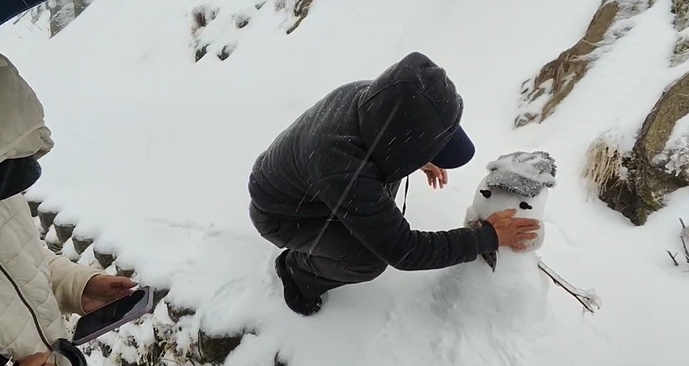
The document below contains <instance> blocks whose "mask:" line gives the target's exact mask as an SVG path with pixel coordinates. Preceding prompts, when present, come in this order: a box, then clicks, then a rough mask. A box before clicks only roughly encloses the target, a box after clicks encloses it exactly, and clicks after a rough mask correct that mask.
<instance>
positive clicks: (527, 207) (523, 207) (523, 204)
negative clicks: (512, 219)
mask: <svg viewBox="0 0 689 366" xmlns="http://www.w3.org/2000/svg"><path fill="white" fill-rule="evenodd" d="M519 208H521V209H522V210H530V209H532V208H533V207H531V205H530V204H528V203H526V202H522V203H520V204H519Z"/></svg>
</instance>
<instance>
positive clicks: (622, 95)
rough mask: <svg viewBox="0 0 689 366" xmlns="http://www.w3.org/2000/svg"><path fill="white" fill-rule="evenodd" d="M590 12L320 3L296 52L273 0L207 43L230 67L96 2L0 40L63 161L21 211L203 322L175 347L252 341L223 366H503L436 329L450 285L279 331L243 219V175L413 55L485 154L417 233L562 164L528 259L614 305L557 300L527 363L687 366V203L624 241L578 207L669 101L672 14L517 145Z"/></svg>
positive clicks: (485, 4)
mask: <svg viewBox="0 0 689 366" xmlns="http://www.w3.org/2000/svg"><path fill="white" fill-rule="evenodd" d="M212 3H213V4H215V5H217V6H220V8H221V9H226V8H227V9H229V8H230V7H231V8H232V9H251V8H252V7H253V6H254V5H255V4H254V2H251V1H249V0H235V1H230V0H225V1H223V0H213V1H212ZM599 3H600V2H599V1H597V0H595V1H594V0H577V1H568V0H559V1H549V2H543V1H539V0H520V1H512V0H491V1H469V0H455V1H450V0H427V1H424V2H421V1H412V0H377V1H375V2H374V1H363V0H351V1H348V2H326V1H319V0H316V1H315V2H314V5H313V6H312V9H311V11H310V13H309V16H308V17H307V18H306V20H305V21H304V22H303V23H302V24H301V25H300V27H299V28H298V29H297V30H296V31H295V32H294V33H292V34H291V35H289V36H286V35H285V28H286V25H285V23H284V22H285V20H286V15H284V13H276V12H275V11H274V6H272V5H273V4H272V2H271V1H269V2H268V4H266V5H265V6H264V7H263V8H262V10H260V11H253V10H252V11H251V14H252V18H251V21H250V23H249V25H247V26H246V27H245V28H242V29H241V30H237V29H233V28H232V27H222V26H216V27H214V28H213V32H214V33H213V34H210V35H206V36H208V37H211V38H212V39H213V40H224V39H226V40H227V42H237V47H236V49H235V50H234V52H233V53H232V55H231V56H230V57H229V58H228V59H227V60H226V61H224V62H221V61H220V60H219V59H217V58H216V57H204V58H203V59H201V61H199V62H198V63H194V58H193V50H192V48H191V43H192V38H191V16H190V12H191V9H192V8H193V7H194V6H196V5H200V4H204V3H202V2H200V1H185V0H148V1H145V2H144V1H136V2H134V1H130V2H122V1H118V0H98V1H96V2H94V3H93V4H92V5H91V6H90V7H89V8H88V9H87V10H86V11H85V12H84V14H83V15H82V16H80V17H79V18H77V19H76V20H75V21H74V22H73V23H72V24H70V26H68V27H67V28H66V29H65V30H63V31H62V32H61V33H60V34H58V35H57V36H56V37H55V38H53V39H51V40H50V41H47V40H46V38H47V35H46V30H45V29H41V28H39V27H38V26H31V25H30V24H26V22H20V23H18V24H17V25H16V26H12V25H10V24H6V25H4V26H2V27H0V51H1V52H3V53H5V54H6V55H8V57H10V58H11V59H12V60H13V61H14V62H15V63H16V64H17V65H18V67H19V69H20V70H21V72H22V74H23V75H24V76H25V77H26V79H27V80H28V81H29V82H30V83H31V85H32V86H33V87H34V88H35V90H36V91H37V93H38V95H39V96H40V98H41V99H42V101H43V103H44V106H45V110H46V119H47V123H48V124H49V126H50V127H51V128H52V130H53V132H54V139H55V140H56V142H57V145H56V148H55V150H54V151H53V152H52V153H51V154H50V155H48V156H47V157H45V158H44V159H43V160H42V164H43V167H44V176H43V177H42V179H41V180H40V181H39V182H38V183H37V184H36V185H35V186H34V187H33V188H32V189H31V191H30V192H29V195H30V196H33V197H37V198H41V199H45V201H44V205H45V206H44V207H45V208H55V209H60V210H61V214H60V216H59V217H58V218H57V219H56V220H57V221H63V222H78V223H79V225H78V227H77V229H76V232H77V233H83V234H85V235H93V236H97V238H98V240H97V242H96V244H95V245H96V246H98V247H100V248H105V249H112V250H115V251H116V252H117V254H118V261H121V262H122V263H125V264H128V265H132V266H135V267H136V268H137V271H138V275H137V276H138V277H137V278H138V280H140V281H141V282H143V283H147V284H151V285H155V286H169V287H170V288H171V291H170V295H169V296H170V297H171V298H173V299H174V300H175V301H176V302H178V303H181V304H185V305H189V306H194V307H198V308H199V309H200V311H199V314H198V315H197V316H196V317H194V318H193V319H188V320H187V321H188V327H185V331H187V332H191V331H193V330H194V329H195V327H198V326H201V327H203V329H205V330H207V331H209V332H213V331H217V332H234V331H238V330H241V329H244V328H248V329H254V330H257V331H258V332H257V335H256V336H246V337H245V340H244V341H243V342H242V345H241V346H240V347H239V348H238V349H237V350H236V351H234V352H233V353H232V354H231V356H230V357H229V358H228V360H227V363H226V364H227V365H272V362H273V356H274V355H275V353H276V352H278V351H279V353H280V355H281V357H282V358H284V359H285V360H286V361H287V363H288V364H289V365H299V366H310V365H323V364H326V365H386V364H396V365H418V364H433V365H456V364H472V365H479V364H485V365H501V364H507V363H504V362H503V361H501V360H500V359H498V357H494V358H491V357H490V355H487V356H485V357H487V359H484V360H483V361H476V360H475V359H474V358H472V357H473V356H472V355H467V354H458V353H457V352H452V349H453V347H452V345H453V344H456V343H457V342H459V341H460V339H466V338H467V337H468V338H469V339H471V333H466V332H465V333H462V334H460V333H461V332H463V331H464V330H463V329H459V328H458V327H456V326H454V327H453V323H452V317H447V316H443V315H442V313H438V312H434V311H433V309H434V306H436V305H437V304H440V303H442V302H443V301H446V299H444V298H442V296H439V295H438V293H440V294H442V291H441V292H438V291H436V289H437V287H438V286H440V285H441V284H442V283H441V282H440V279H441V278H442V274H443V271H442V270H441V271H428V272H418V273H404V272H399V271H396V270H394V269H388V270H387V271H386V272H385V273H384V274H383V275H382V276H381V277H380V278H379V279H377V280H376V281H373V282H370V283H366V284H360V285H354V286H348V287H345V288H341V289H338V290H335V291H333V292H332V293H331V294H330V297H329V300H328V303H327V304H326V307H325V308H324V310H323V311H322V313H320V314H318V315H317V316H315V317H313V318H302V317H299V316H297V315H294V314H292V313H290V312H289V310H288V309H287V308H286V307H285V306H284V304H283V303H282V302H281V289H280V286H279V283H278V281H277V279H276V278H275V276H274V275H273V273H272V266H273V259H274V257H275V256H276V255H277V250H276V249H274V248H273V247H272V246H271V245H270V244H269V243H267V242H264V241H263V240H261V238H260V237H258V235H257V234H256V233H255V232H254V229H253V228H252V226H251V224H250V222H249V220H248V216H247V213H246V207H247V204H248V194H247V191H246V181H247V176H248V171H249V169H250V166H251V164H252V163H253V159H254V157H255V156H256V155H257V154H258V153H259V152H261V151H262V150H263V149H264V148H265V146H266V145H267V144H268V143H270V141H271V140H272V139H273V138H274V136H275V135H276V134H277V133H279V132H280V131H281V130H282V129H283V128H284V127H286V126H287V125H288V124H289V123H291V122H292V120H293V119H294V118H295V117H296V116H298V115H299V114H300V113H301V112H302V111H303V110H304V109H305V108H307V107H309V106H310V105H311V104H312V103H313V102H315V101H316V100H318V99H319V98H320V97H321V96H322V95H323V94H324V93H326V92H328V91H329V90H330V89H332V88H333V87H335V86H337V85H339V84H341V83H344V82H348V81H351V80H354V79H363V78H372V77H375V76H376V75H377V74H378V73H379V72H381V71H382V70H384V69H385V68H386V67H387V66H389V65H390V64H391V63H393V62H395V61H397V60H398V59H399V58H401V57H402V56H403V55H405V54H406V53H408V52H410V51H413V50H418V51H421V52H424V53H426V54H428V55H429V56H430V57H431V58H433V59H434V60H435V61H437V62H438V63H439V64H440V65H442V66H444V67H445V68H446V69H447V70H448V73H449V74H450V76H451V77H452V78H453V80H454V81H455V83H456V84H457V87H458V89H459V90H460V92H461V93H462V95H463V97H464V99H465V102H466V109H465V115H464V117H463V120H462V123H463V125H464V126H465V128H466V129H467V131H468V132H469V134H470V135H471V136H472V137H473V138H474V139H475V141H476V144H477V148H478V151H477V155H476V158H475V159H474V161H473V162H472V163H470V164H469V165H468V166H467V167H465V168H462V169H460V170H458V171H453V172H451V173H450V186H449V187H448V188H447V189H445V190H442V191H433V190H432V189H430V188H428V187H426V186H424V179H423V177H421V175H420V174H415V175H414V176H413V179H412V187H411V190H410V196H409V206H408V214H407V216H408V219H409V220H410V222H411V224H412V226H413V227H415V228H421V229H427V230H435V229H450V228H454V227H457V226H459V225H462V220H463V217H464V211H465V208H466V207H467V206H468V205H469V204H470V203H471V200H472V198H473V191H474V189H475V187H476V183H477V182H478V181H479V180H480V179H481V178H482V177H483V176H484V174H485V170H484V166H485V164H486V163H487V162H488V161H490V160H493V159H495V158H496V157H497V156H498V155H499V154H503V153H508V152H511V151H514V150H521V149H524V150H536V149H542V150H546V151H548V152H550V153H551V155H552V156H553V157H554V158H555V159H556V161H557V163H558V168H559V171H558V182H559V185H558V186H557V187H556V188H555V189H553V190H552V191H551V193H550V196H549V197H550V198H549V202H548V208H547V212H546V219H545V225H546V227H547V233H548V234H547V239H546V242H545V244H544V247H543V249H541V250H540V255H542V257H543V259H544V260H545V261H546V262H547V263H548V264H549V265H550V266H551V267H552V268H554V269H555V270H556V271H558V272H559V273H560V274H561V275H562V276H563V277H565V278H566V279H568V280H570V281H571V282H573V283H574V284H576V285H579V286H582V287H585V288H587V287H591V286H593V287H595V288H596V290H597V292H598V294H599V295H600V296H601V297H602V299H603V304H604V305H603V309H602V310H601V311H600V312H599V313H598V314H596V316H594V317H591V316H590V315H582V311H581V308H580V306H579V305H578V303H576V302H575V301H574V300H573V299H572V298H570V297H569V296H568V295H566V294H565V293H564V292H563V291H561V290H559V289H557V288H552V289H551V291H550V293H549V300H550V302H551V305H552V308H553V317H554V321H555V327H554V329H553V331H552V333H551V334H550V336H549V337H547V338H546V339H545V340H544V341H543V342H540V343H538V344H536V345H534V346H536V349H535V350H534V354H533V355H531V356H530V358H528V362H527V363H526V364H528V365H553V364H556V365H587V366H590V365H601V366H603V365H605V366H611V365H665V364H667V365H673V364H679V363H680V362H685V361H686V351H685V343H686V340H685V339H686V337H685V336H686V335H687V334H689V318H687V317H686V316H685V314H684V312H685V311H684V308H685V307H686V304H687V303H688V301H689V291H688V290H689V281H688V280H687V277H686V273H682V271H681V267H679V268H678V267H673V266H672V263H671V261H670V260H669V258H667V255H666V253H665V250H666V249H670V250H672V251H677V250H678V248H679V240H678V238H677V236H678V232H679V223H678V220H677V217H678V216H681V215H682V214H684V215H685V218H686V219H689V212H687V207H688V205H689V191H687V190H686V189H684V190H680V191H677V192H676V193H675V194H673V195H672V197H671V199H670V203H669V206H668V207H667V208H665V209H663V210H661V211H659V212H657V213H655V214H653V215H652V216H651V217H650V218H649V220H648V223H647V224H646V225H645V226H643V227H633V226H632V225H631V224H630V223H629V222H628V221H627V220H626V219H624V218H623V217H622V216H621V215H619V214H617V213H615V212H613V211H611V210H609V209H607V208H606V207H605V205H604V204H603V203H601V202H599V201H595V200H590V201H586V199H585V198H586V192H585V188H584V185H583V183H582V182H581V180H580V179H579V176H580V171H581V168H582V166H583V163H584V157H585V151H586V149H587V147H588V144H589V143H590V142H591V141H592V140H593V138H594V137H595V136H597V135H598V134H599V133H600V132H602V131H605V130H607V129H609V128H613V127H617V128H621V129H623V130H625V131H633V130H635V129H636V128H637V127H638V126H639V125H640V123H641V121H643V118H644V117H645V114H646V113H647V112H648V110H650V108H651V107H652V105H653V103H654V102H655V100H656V99H657V97H658V96H659V95H660V93H661V92H662V90H663V88H664V87H665V86H666V85H667V83H668V82H669V81H670V80H672V79H673V78H675V77H677V76H678V75H680V74H681V72H682V71H686V68H685V69H684V70H681V69H680V68H681V67H679V68H678V69H675V70H670V69H668V66H669V65H668V61H667V60H668V58H669V55H670V53H671V50H672V45H673V42H674V36H675V33H674V31H673V29H672V25H671V21H672V18H671V15H670V13H669V7H670V1H669V0H658V1H657V2H656V5H655V6H654V7H653V8H652V9H650V10H649V11H647V12H645V13H643V14H642V15H640V16H638V17H636V18H634V20H633V21H634V22H636V23H637V24H636V26H635V27H634V28H633V29H632V30H631V31H630V32H629V33H628V34H627V35H626V36H625V37H623V38H622V39H620V40H618V42H617V43H616V45H615V46H614V48H613V49H612V50H611V51H610V52H609V53H607V54H605V55H603V56H602V57H601V58H600V59H599V60H598V61H597V62H596V63H595V66H594V68H593V69H592V70H590V71H589V74H588V75H587V76H586V77H585V78H584V79H583V80H582V81H581V82H580V83H579V84H578V85H577V87H576V88H575V89H574V91H573V92H572V93H571V95H570V96H569V97H568V98H567V99H566V100H565V101H564V102H563V103H562V104H561V105H560V107H559V109H558V111H557V112H556V113H555V114H554V115H553V116H551V117H550V118H549V119H548V120H547V121H546V122H544V123H543V124H542V125H536V126H527V127H524V128H522V129H519V130H516V131H515V130H514V129H513V127H512V121H513V119H514V116H515V115H516V108H517V103H516V102H517V97H518V92H519V86H520V84H521V82H522V81H523V80H525V79H526V78H528V77H529V76H531V75H532V74H533V73H534V72H535V71H536V70H538V69H539V68H540V66H541V65H543V64H544V63H545V62H547V61H549V60H551V59H552V58H553V57H555V56H557V54H558V53H559V52H560V51H562V50H564V49H565V48H567V47H569V46H570V45H571V44H572V43H574V42H576V41H577V40H578V39H579V38H580V36H581V35H582V33H583V32H584V30H585V29H586V26H587V24H588V22H589V20H590V17H591V16H592V15H593V13H594V12H595V10H596V8H597V7H598V5H599ZM238 4H240V5H238ZM246 11H249V10H246ZM209 29H210V28H209ZM210 56H212V55H210ZM685 221H686V220H685ZM87 254H88V253H87ZM89 260H92V256H90V255H85V256H83V257H82V259H81V261H82V263H88V262H89ZM129 328H131V329H129V330H131V331H136V329H134V327H129ZM126 330H127V329H124V331H126ZM482 331H483V332H484V334H483V335H485V333H486V332H487V330H485V329H483V330H482ZM141 337H144V338H145V334H142V335H141ZM480 339H481V338H480V336H478V335H477V337H476V340H475V341H476V342H480ZM142 342H144V343H145V340H142ZM472 360H473V361H474V362H469V361H472ZM482 362H483V363H482Z"/></svg>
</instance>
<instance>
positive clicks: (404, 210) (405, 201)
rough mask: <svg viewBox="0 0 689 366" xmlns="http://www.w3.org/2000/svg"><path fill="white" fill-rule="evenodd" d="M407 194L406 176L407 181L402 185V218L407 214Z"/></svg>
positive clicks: (407, 183)
mask: <svg viewBox="0 0 689 366" xmlns="http://www.w3.org/2000/svg"><path fill="white" fill-rule="evenodd" d="M407 194H409V176H407V181H406V182H405V183H404V204H402V216H404V214H405V213H406V212H407Z"/></svg>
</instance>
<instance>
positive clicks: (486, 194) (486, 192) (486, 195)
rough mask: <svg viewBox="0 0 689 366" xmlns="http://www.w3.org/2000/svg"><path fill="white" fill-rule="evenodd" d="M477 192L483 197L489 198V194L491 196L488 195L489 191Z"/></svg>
mask: <svg viewBox="0 0 689 366" xmlns="http://www.w3.org/2000/svg"><path fill="white" fill-rule="evenodd" d="M479 192H481V194H482V195H483V197H486V198H490V194H491V193H490V191H489V190H487V189H482V190H480V191H479Z"/></svg>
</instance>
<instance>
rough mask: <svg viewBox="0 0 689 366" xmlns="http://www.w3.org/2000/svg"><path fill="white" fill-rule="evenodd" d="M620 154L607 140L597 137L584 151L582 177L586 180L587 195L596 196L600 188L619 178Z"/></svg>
mask: <svg viewBox="0 0 689 366" xmlns="http://www.w3.org/2000/svg"><path fill="white" fill-rule="evenodd" d="M621 168H622V153H621V152H620V151H619V149H618V147H617V146H615V145H612V144H611V143H610V141H609V140H608V139H606V138H605V137H604V136H603V137H597V138H596V139H595V140H594V141H593V142H592V143H591V145H590V146H589V148H588V151H586V165H585V166H584V171H583V176H584V178H585V179H586V180H587V185H588V189H589V194H595V195H596V196H598V193H599V192H600V189H601V187H604V186H606V184H607V183H608V182H609V181H610V179H613V178H619V176H620V169H621Z"/></svg>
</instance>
